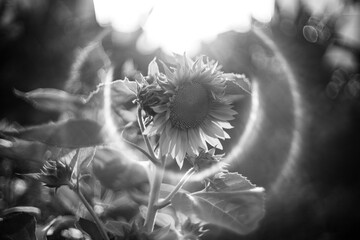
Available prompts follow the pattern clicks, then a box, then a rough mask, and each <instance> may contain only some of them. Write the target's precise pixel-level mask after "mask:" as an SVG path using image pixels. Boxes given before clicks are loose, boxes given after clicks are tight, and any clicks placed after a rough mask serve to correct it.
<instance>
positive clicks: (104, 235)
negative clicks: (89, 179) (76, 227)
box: [75, 188, 109, 240]
mask: <svg viewBox="0 0 360 240" xmlns="http://www.w3.org/2000/svg"><path fill="white" fill-rule="evenodd" d="M75 192H76V193H77V195H78V196H79V198H80V200H81V201H82V203H83V204H84V205H85V207H86V209H87V210H88V211H89V213H90V214H91V216H92V218H93V219H94V221H95V223H96V226H97V227H98V230H99V232H100V234H101V236H102V238H103V239H104V240H109V237H108V235H107V234H106V231H105V229H104V226H103V224H102V222H101V221H100V219H99V217H98V216H97V215H96V213H95V212H94V210H93V208H92V206H91V205H90V204H89V203H88V201H87V200H86V198H85V197H84V195H83V194H82V193H81V191H80V188H77V189H76V191H75Z"/></svg>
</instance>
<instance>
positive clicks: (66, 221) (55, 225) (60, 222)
mask: <svg viewBox="0 0 360 240" xmlns="http://www.w3.org/2000/svg"><path fill="white" fill-rule="evenodd" d="M75 221H76V218H75V217H74V216H58V217H57V218H54V219H53V220H52V221H50V222H49V223H48V224H47V225H46V226H45V227H43V229H42V230H41V232H40V233H38V234H39V235H38V239H39V240H42V239H48V240H51V239H58V236H59V235H60V234H61V232H62V230H64V229H68V228H71V227H74V225H75Z"/></svg>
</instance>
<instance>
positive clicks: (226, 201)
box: [172, 173, 265, 234]
mask: <svg viewBox="0 0 360 240" xmlns="http://www.w3.org/2000/svg"><path fill="white" fill-rule="evenodd" d="M221 176H222V177H221V181H219V183H220V182H221V184H217V183H216V185H217V188H218V190H217V191H215V190H211V189H210V190H208V191H201V192H196V193H192V194H186V193H181V192H179V193H177V194H176V195H175V196H174V198H173V199H172V205H173V206H174V208H175V209H176V210H177V211H180V212H182V213H183V214H185V215H188V216H195V217H197V218H198V219H200V220H202V221H205V222H208V223H211V224H215V225H218V226H222V227H224V228H227V229H229V230H232V231H234V232H236V233H239V234H247V233H249V232H251V231H253V230H254V229H256V227H257V226H258V222H259V221H260V220H261V219H262V218H263V216H264V214H265V211H264V189H263V188H258V187H255V186H254V185H253V184H251V183H250V182H249V181H248V180H246V179H245V178H244V177H242V176H241V175H239V174H237V173H228V174H222V175H221Z"/></svg>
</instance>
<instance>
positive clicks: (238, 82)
mask: <svg viewBox="0 0 360 240" xmlns="http://www.w3.org/2000/svg"><path fill="white" fill-rule="evenodd" d="M223 76H224V77H225V79H226V80H227V81H226V89H225V92H226V94H227V95H249V94H251V84H250V81H249V79H247V78H246V77H245V75H244V74H235V73H225V74H223Z"/></svg>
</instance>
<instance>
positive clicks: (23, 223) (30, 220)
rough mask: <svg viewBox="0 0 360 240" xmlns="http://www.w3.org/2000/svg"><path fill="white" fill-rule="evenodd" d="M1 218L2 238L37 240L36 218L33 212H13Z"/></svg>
mask: <svg viewBox="0 0 360 240" xmlns="http://www.w3.org/2000/svg"><path fill="white" fill-rule="evenodd" d="M0 219H1V221H0V229H1V232H0V239H4V240H36V235H35V230H36V220H35V217H34V216H32V215H31V214H29V213H25V212H20V213H12V214H8V215H6V216H4V217H3V218H0Z"/></svg>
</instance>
